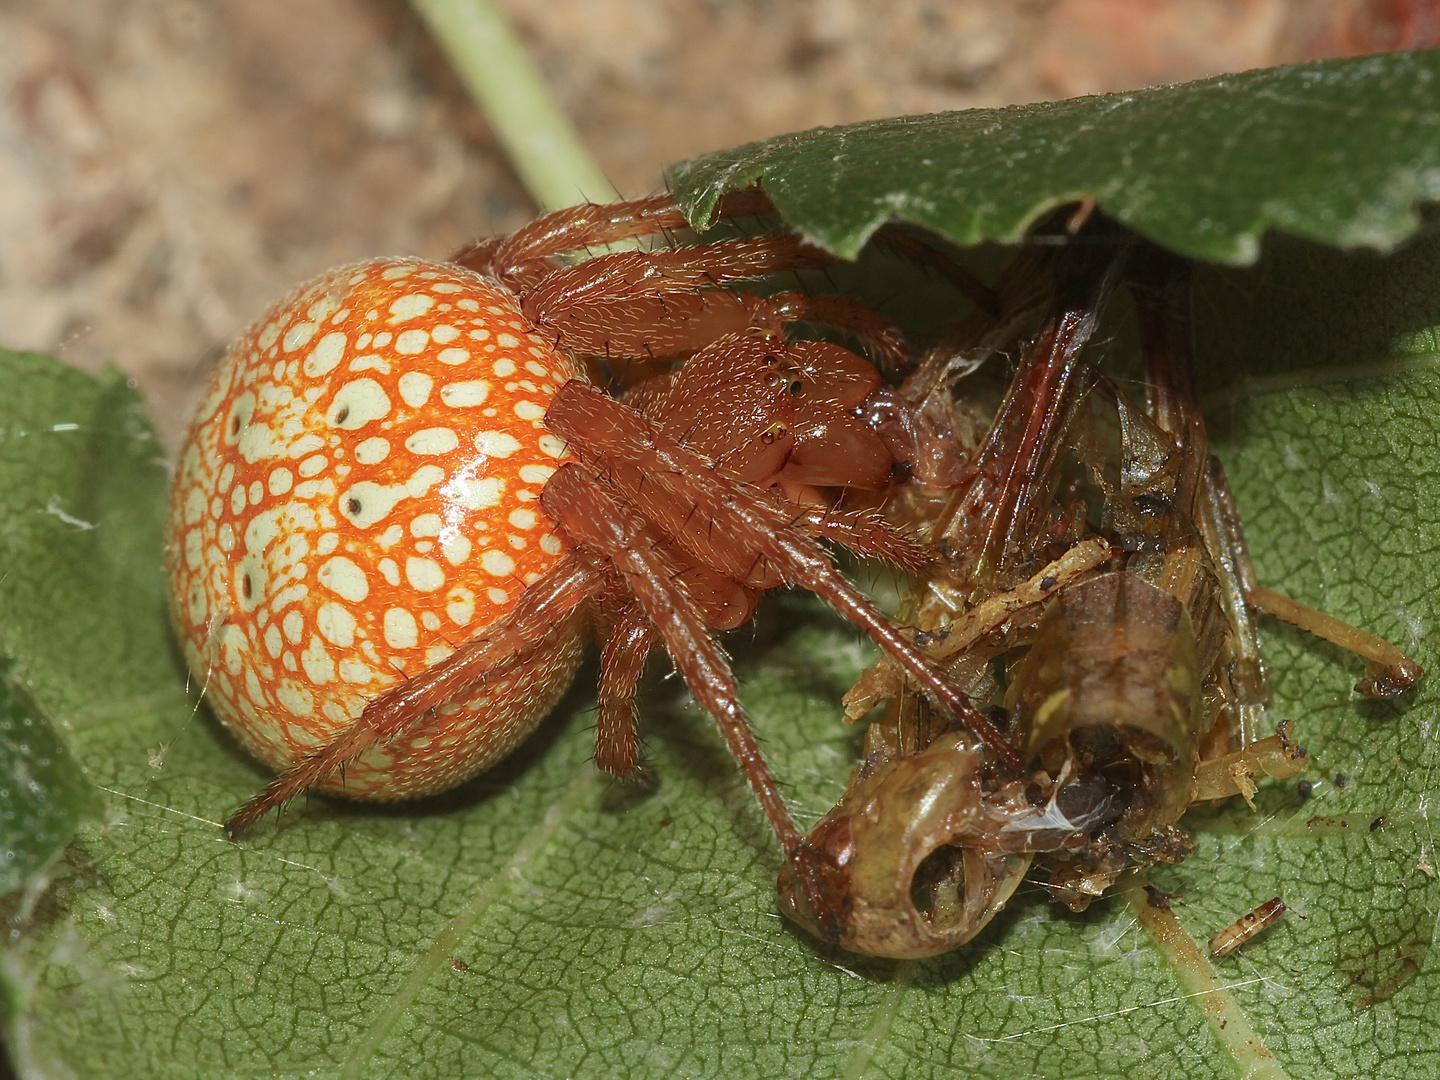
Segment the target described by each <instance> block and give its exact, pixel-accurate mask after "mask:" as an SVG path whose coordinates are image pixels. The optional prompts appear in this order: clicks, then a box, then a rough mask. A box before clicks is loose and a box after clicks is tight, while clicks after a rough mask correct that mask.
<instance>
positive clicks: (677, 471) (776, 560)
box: [541, 379, 1023, 770]
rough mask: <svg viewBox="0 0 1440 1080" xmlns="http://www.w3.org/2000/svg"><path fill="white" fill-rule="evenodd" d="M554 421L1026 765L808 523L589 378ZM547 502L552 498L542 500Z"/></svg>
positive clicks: (597, 469) (602, 463)
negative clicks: (842, 622) (683, 507)
mask: <svg viewBox="0 0 1440 1080" xmlns="http://www.w3.org/2000/svg"><path fill="white" fill-rule="evenodd" d="M545 422H546V426H547V427H549V428H550V430H551V431H552V432H554V433H556V434H558V435H560V436H561V437H562V438H564V439H566V441H567V442H568V443H569V444H570V447H571V449H572V451H573V452H574V453H575V454H576V455H577V456H578V457H579V458H580V460H581V461H582V462H585V463H586V464H587V465H589V466H590V467H591V469H592V471H593V472H594V473H598V474H600V475H606V474H607V469H608V468H609V465H610V464H611V463H612V462H618V463H621V464H626V465H632V466H640V467H642V468H643V469H644V470H645V473H644V475H645V476H646V478H647V481H648V483H650V484H652V485H654V486H655V487H657V488H659V489H660V490H662V491H664V492H666V493H668V494H669V495H671V496H672V497H679V498H680V499H681V500H685V501H688V502H689V503H690V504H692V505H693V506H695V507H698V508H699V509H700V511H701V512H702V513H703V514H704V515H705V518H706V520H707V521H708V522H709V523H711V525H710V531H711V532H712V533H713V534H714V535H715V536H718V537H722V538H724V540H725V543H726V545H727V546H730V547H732V548H734V549H735V550H744V551H749V552H753V554H754V558H755V562H756V564H757V565H758V564H759V563H760V562H761V560H763V561H764V562H766V563H768V564H769V566H770V567H771V568H773V570H774V571H775V572H777V573H778V574H779V575H780V576H781V577H782V578H783V579H784V580H785V581H787V582H789V583H790V584H793V585H799V586H800V587H802V588H804V589H807V590H808V591H810V592H813V593H815V594H816V595H817V596H819V597H820V598H821V599H823V600H825V601H827V602H828V603H829V604H830V605H831V606H832V607H834V608H835V609H836V610H837V611H838V612H839V613H840V614H841V615H843V616H844V617H845V618H847V619H848V620H849V621H850V622H852V623H853V624H854V625H856V626H857V627H859V628H860V629H861V630H863V631H865V633H866V634H868V635H869V636H870V637H871V638H872V639H873V640H874V641H875V643H876V644H878V645H879V646H880V647H881V648H882V649H884V650H885V651H886V652H887V653H889V654H890V655H891V656H893V657H894V658H895V660H896V661H897V662H898V663H899V664H900V665H901V666H902V667H903V668H905V670H906V671H907V672H909V674H910V675H911V676H912V677H913V678H914V679H915V680H916V682H917V683H918V684H919V685H920V686H922V687H923V688H924V689H925V690H927V691H928V692H929V693H930V694H932V695H933V696H934V697H935V698H936V699H937V700H938V701H940V702H941V704H943V705H944V706H945V707H946V708H947V709H949V710H950V712H951V713H952V714H953V715H954V716H956V717H957V718H958V719H960V721H961V722H962V723H964V724H965V725H966V726H967V727H969V728H970V730H972V731H973V732H975V734H976V735H977V736H979V737H980V738H981V739H982V740H983V741H984V742H985V743H986V745H988V746H989V747H990V748H991V749H992V750H994V751H995V753H996V754H997V755H998V756H999V757H1000V758H1001V760H1003V761H1004V762H1005V763H1006V764H1008V765H1010V766H1011V767H1012V768H1015V769H1017V770H1018V769H1020V768H1021V767H1022V766H1023V761H1022V760H1021V757H1020V754H1019V752H1018V751H1017V750H1016V749H1015V747H1014V746H1012V745H1011V744H1010V742H1009V741H1008V740H1006V738H1005V737H1004V735H1002V734H1001V733H1000V731H999V730H998V729H997V728H996V727H995V725H994V724H993V723H992V722H991V721H990V719H989V718H988V717H987V716H985V714H984V713H982V712H981V711H980V710H979V709H977V708H976V707H975V706H974V704H972V703H971V701H970V699H969V698H968V697H967V696H966V694H965V693H964V691H962V690H961V689H960V688H959V687H958V686H956V685H955V683H954V682H953V681H952V680H951V679H950V677H949V676H948V675H946V674H945V672H944V671H943V670H941V669H940V668H939V667H938V666H937V665H936V664H935V663H934V662H933V661H932V660H930V658H929V657H927V656H925V655H924V654H923V653H922V652H920V651H919V650H918V649H917V648H916V647H915V646H914V645H913V644H912V643H911V642H910V641H909V640H907V639H906V637H905V636H904V635H903V634H902V633H901V631H900V630H898V629H897V628H896V627H895V626H894V625H893V624H892V623H891V622H890V621H889V620H888V619H887V618H886V617H885V616H884V615H882V614H881V613H880V612H879V610H877V609H876V608H875V607H874V605H872V604H871V603H870V602H869V601H868V600H866V599H865V597H864V596H862V595H861V594H860V593H859V591H858V590H856V589H855V587H854V586H853V585H851V584H850V583H849V581H847V580H846V579H845V577H844V575H842V574H841V573H840V572H839V571H838V570H837V569H836V568H835V565H834V563H833V562H831V560H830V557H829V556H828V555H827V554H826V553H825V551H824V550H823V549H822V548H821V547H820V546H819V545H818V544H817V543H815V541H814V540H812V539H811V538H810V537H808V536H806V535H805V534H804V533H803V532H801V531H800V529H799V528H797V524H804V522H803V520H802V521H801V522H799V523H797V521H796V520H795V519H794V518H792V517H790V516H787V515H786V513H785V511H784V509H783V507H781V506H779V505H777V504H776V503H775V502H774V501H772V500H769V499H765V498H762V497H761V496H760V494H759V492H758V491H757V489H756V488H754V487H753V486H752V485H749V484H745V483H742V482H740V481H737V480H732V479H730V478H729V477H727V476H725V475H723V474H721V473H717V472H716V471H715V470H714V469H713V467H711V464H710V462H708V461H707V460H706V459H704V458H702V457H700V456H699V455H697V454H695V453H694V452H693V451H691V450H689V449H687V448H686V447H684V446H681V445H680V444H679V443H677V442H675V441H674V440H673V439H670V438H669V437H667V436H666V435H665V434H664V433H663V432H662V431H661V430H660V429H659V428H658V427H657V426H656V425H655V424H654V422H653V421H651V420H650V418H649V417H646V416H643V415H641V414H638V413H636V412H634V411H633V410H631V409H628V408H627V407H626V406H625V405H624V404H623V403H621V402H618V401H616V400H615V399H614V398H611V397H610V396H609V395H608V394H605V393H604V392H603V391H601V390H598V389H597V388H596V387H594V386H591V385H590V384H588V383H585V382H583V381H580V380H577V379H572V380H570V381H569V382H567V383H566V384H565V385H563V386H562V387H561V388H560V390H559V391H558V392H557V393H556V395H555V400H554V401H553V402H552V403H551V405H550V408H549V409H548V410H547V411H546V414H545ZM556 475H557V476H558V475H559V474H558V473H557V474H556ZM619 475H623V474H617V478H618V476H619ZM551 483H554V478H553V477H552V478H551ZM546 491H547V492H548V491H549V485H547V486H546ZM624 494H625V495H627V496H629V497H631V498H633V499H635V500H636V501H637V502H643V501H645V500H644V493H643V492H641V491H633V490H632V491H627V492H625V493H624ZM544 498H545V496H544V493H542V495H541V501H542V502H544ZM676 539H677V541H679V542H680V543H681V544H682V545H687V544H689V543H694V542H695V534H694V533H693V532H691V533H681V534H680V535H678V536H677V537H676ZM693 554H695V555H696V557H697V558H699V559H700V560H701V561H702V562H704V563H706V564H708V565H716V566H719V565H723V563H724V561H725V559H724V558H723V556H722V553H721V552H719V551H717V550H713V549H712V550H711V551H709V552H700V551H696V552H693ZM672 655H675V654H674V652H673V650H672ZM677 663H678V660H677Z"/></svg>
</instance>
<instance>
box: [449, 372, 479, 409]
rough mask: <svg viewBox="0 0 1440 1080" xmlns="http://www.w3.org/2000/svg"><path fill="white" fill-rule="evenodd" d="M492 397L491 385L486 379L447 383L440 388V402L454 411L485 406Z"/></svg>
mask: <svg viewBox="0 0 1440 1080" xmlns="http://www.w3.org/2000/svg"><path fill="white" fill-rule="evenodd" d="M489 396H490V384H489V383H488V382H486V381H485V380H484V379H470V380H468V381H466V382H452V383H446V384H445V385H444V386H442V387H441V388H440V400H441V402H443V403H444V404H446V405H448V406H450V407H451V408H452V409H468V408H472V407H473V406H476V405H483V404H484V403H485V399H486V398H488V397H489Z"/></svg>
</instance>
